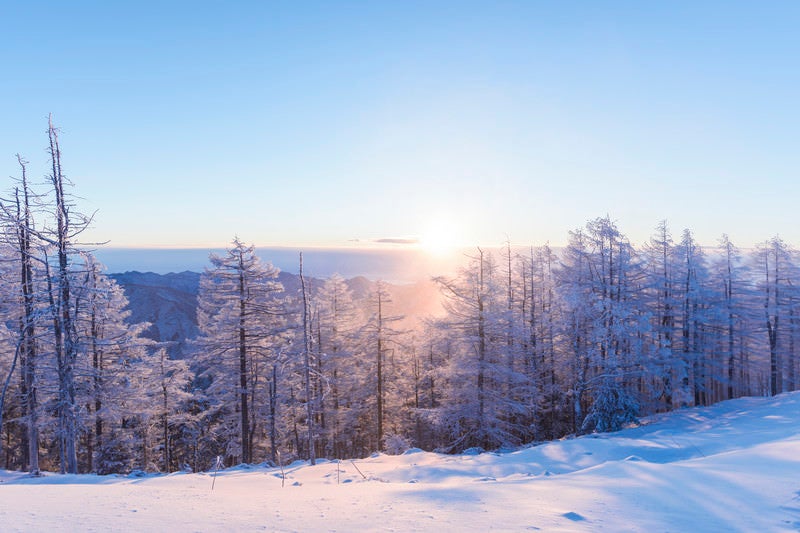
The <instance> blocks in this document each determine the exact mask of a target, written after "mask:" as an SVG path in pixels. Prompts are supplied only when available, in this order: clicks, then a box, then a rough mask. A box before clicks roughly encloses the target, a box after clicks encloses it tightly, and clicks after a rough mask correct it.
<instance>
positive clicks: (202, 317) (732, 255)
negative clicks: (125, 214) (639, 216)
mask: <svg viewBox="0 0 800 533" xmlns="http://www.w3.org/2000/svg"><path fill="white" fill-rule="evenodd" d="M48 143H49V144H48V146H49V156H50V166H49V168H48V169H47V171H46V172H47V179H46V183H45V184H44V185H42V186H40V188H41V190H36V188H35V187H33V186H32V185H31V180H30V176H29V173H30V171H29V169H28V163H27V162H26V160H25V159H24V158H23V157H21V156H17V159H18V162H19V169H20V170H19V176H18V177H16V178H15V179H14V181H13V183H12V185H11V189H10V190H9V191H7V192H6V194H4V195H3V198H2V201H0V217H2V220H0V223H1V224H2V243H0V258H2V261H0V307H2V313H3V317H4V320H3V321H2V323H0V380H1V381H0V386H1V387H2V391H1V395H0V461H2V462H0V465H2V466H3V468H6V469H14V470H27V471H29V472H31V473H37V472H39V471H40V470H45V471H60V472H62V473H79V472H81V473H83V472H94V473H98V474H108V473H129V472H131V471H135V470H140V471H145V472H154V471H158V472H171V471H178V470H186V471H201V470H207V469H211V468H214V466H215V465H217V464H218V463H221V464H224V465H228V466H230V465H235V464H239V463H263V462H267V463H270V464H274V465H277V464H286V463H288V462H291V461H293V460H296V459H302V460H308V461H310V462H311V463H312V464H313V463H314V462H315V460H316V459H317V458H323V457H324V458H331V459H333V458H339V459H345V458H355V457H363V456H366V455H369V454H370V453H373V452H376V451H383V452H386V453H400V452H402V451H404V450H406V449H408V448H409V447H412V446H414V447H419V448H423V449H426V450H436V451H440V452H445V453H455V452H462V451H464V450H469V449H474V450H477V449H483V450H498V449H509V448H515V447H519V446H524V445H531V444H535V443H540V442H543V441H547V440H553V439H560V438H565V437H570V436H574V435H579V434H586V433H591V432H606V431H615V430H618V429H621V428H623V427H626V426H628V425H630V424H634V423H636V420H637V418H638V417H640V416H644V415H648V414H652V413H658V412H665V411H670V410H674V409H680V408H683V407H688V406H700V405H710V404H713V403H715V402H719V401H722V400H727V399H731V398H736V397H740V396H753V395H776V394H778V393H781V392H784V391H790V390H795V389H797V388H798V370H799V368H798V357H797V355H796V351H798V349H800V291H799V290H798V287H800V268H798V267H800V264H798V257H797V254H796V253H795V251H794V250H793V249H792V248H791V247H790V246H789V245H788V244H787V243H785V242H784V241H782V240H781V239H780V238H779V237H773V238H770V239H768V240H766V241H764V242H762V243H760V244H758V245H756V246H754V247H752V248H746V249H740V248H737V247H736V246H735V245H734V244H733V243H732V242H731V241H730V240H729V239H728V237H727V236H725V235H723V236H722V237H721V238H720V240H719V242H718V243H716V244H715V245H714V246H701V245H700V244H699V243H697V242H696V241H695V238H694V236H693V234H692V232H691V231H690V230H683V231H681V232H680V233H679V234H677V236H676V237H673V235H672V232H671V229H670V227H669V225H668V224H667V222H666V221H662V222H660V223H657V225H656V226H655V229H654V231H653V233H652V236H651V238H650V240H649V241H648V242H647V243H645V244H643V245H640V246H639V245H634V244H632V243H631V242H630V241H629V240H628V239H627V238H626V236H625V234H624V233H623V232H622V231H621V230H620V229H619V228H618V227H617V224H616V223H615V222H614V220H613V219H612V218H611V217H610V216H604V217H599V218H596V219H593V220H590V221H588V222H586V223H585V225H583V226H581V227H578V228H576V229H575V230H574V231H572V232H570V234H569V235H568V237H567V239H566V243H567V244H566V245H565V246H563V247H559V248H555V247H550V246H548V245H541V246H533V247H529V248H524V249H523V248H521V247H518V246H512V245H511V243H510V242H509V243H506V244H505V246H501V247H496V248H491V249H488V248H479V247H476V248H475V249H474V250H473V251H471V252H470V253H469V254H468V255H466V256H465V257H464V261H463V264H462V265H461V267H460V268H459V269H458V271H457V272H456V273H455V274H454V275H452V276H442V277H437V278H435V279H434V280H433V281H434V283H435V284H436V285H437V286H438V289H439V292H440V298H441V305H442V312H441V313H438V314H436V315H433V316H415V317H409V316H405V317H404V316H400V315H398V313H397V312H396V310H395V308H394V305H393V301H392V291H391V287H390V286H389V285H388V284H386V283H383V282H380V281H379V282H377V283H375V284H374V285H372V286H371V289H370V291H368V292H367V294H364V295H354V294H353V292H352V291H351V289H350V288H349V287H348V285H347V283H346V282H345V280H344V279H343V278H342V277H341V276H337V275H334V276H331V277H329V278H328V279H325V280H316V279H310V278H306V277H305V276H304V275H303V269H302V255H301V256H300V257H299V258H298V260H299V267H300V286H299V288H297V289H294V288H292V289H291V290H287V289H286V288H284V286H283V285H282V284H281V283H280V282H279V281H278V271H277V269H276V268H274V267H273V266H272V265H270V264H269V263H268V262H263V261H261V260H260V259H259V257H258V256H257V255H256V250H255V248H254V247H253V246H250V245H247V244H245V242H244V241H242V240H240V239H238V238H235V239H234V240H233V241H232V243H231V245H230V247H229V248H228V250H227V252H226V253H224V254H219V255H215V254H212V255H211V256H210V258H209V265H208V267H207V268H206V270H205V271H204V272H203V273H202V275H201V281H200V289H199V295H198V308H197V324H198V327H199V331H200V335H199V336H198V337H197V338H195V339H193V340H192V341H191V342H190V343H189V348H188V349H187V352H186V353H184V354H182V356H181V357H180V358H174V357H170V354H169V353H168V351H167V349H166V346H164V345H162V344H161V343H158V342H154V341H152V340H150V339H148V338H147V337H146V336H145V335H143V332H144V331H145V330H146V329H147V328H148V326H149V325H148V324H146V323H131V320H130V311H129V310H128V301H127V299H126V295H125V293H124V291H123V290H122V288H121V287H120V285H118V284H117V283H116V282H115V281H114V280H113V279H112V278H111V277H109V275H108V274H107V273H105V272H104V268H103V266H102V265H101V264H99V262H98V261H97V260H96V259H95V258H94V256H93V254H92V249H96V248H97V246H98V245H95V244H92V243H88V244H87V243H82V242H81V234H82V232H83V231H84V230H85V229H86V228H87V227H88V225H89V224H91V223H92V218H93V217H92V216H87V215H85V214H81V213H80V212H78V210H77V207H76V201H75V198H74V197H73V196H72V195H71V193H70V189H69V187H70V185H71V184H70V183H69V181H68V180H67V179H66V178H65V175H64V172H63V170H62V166H61V149H60V145H59V131H58V129H57V128H55V127H54V126H53V125H52V124H51V125H50V126H49V128H48ZM243 229H244V230H246V228H243Z"/></svg>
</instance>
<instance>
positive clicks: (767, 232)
mask: <svg viewBox="0 0 800 533" xmlns="http://www.w3.org/2000/svg"><path fill="white" fill-rule="evenodd" d="M0 21H2V22H0V68H2V71H3V78H2V83H0V109H1V110H2V112H1V113H0V116H2V123H1V125H0V172H2V174H3V175H4V176H11V175H16V174H17V168H16V161H15V158H14V154H15V153H16V152H20V153H22V154H23V155H24V156H25V157H27V158H28V159H29V160H30V161H31V166H30V171H31V173H32V175H34V176H36V177H39V176H43V175H44V174H45V172H46V164H47V162H46V154H45V151H44V148H45V144H46V137H45V128H46V123H47V122H46V121H47V114H48V113H50V112H52V113H53V115H54V118H55V121H56V123H57V124H58V125H59V126H60V127H61V128H62V130H63V133H62V148H63V150H64V166H65V170H66V173H67V175H68V176H69V177H70V178H71V179H72V181H73V182H74V183H75V184H76V188H75V190H74V191H75V193H76V194H78V195H79V196H80V197H82V198H83V200H81V206H82V207H83V208H84V210H86V211H92V210H95V209H96V210H97V211H98V212H97V215H96V222H95V227H94V229H93V230H92V232H91V235H90V236H89V238H90V239H92V240H103V241H105V240H108V241H110V243H111V244H112V245H115V246H142V247H150V246H164V247H170V246H189V247H192V246H199V247H204V246H206V247H219V246H224V245H225V244H226V243H228V242H229V241H230V240H231V238H232V237H233V236H234V235H237V234H238V235H239V236H240V237H241V238H242V239H244V240H245V241H247V242H254V243H256V244H257V245H262V246H267V245H270V246H274V245H287V246H311V245H324V246H340V245H347V244H351V245H352V243H353V242H354V240H358V242H359V243H365V242H369V241H372V240H375V239H397V238H423V239H426V238H427V239H432V240H435V241H436V242H438V241H457V242H458V243H459V244H498V243H500V242H502V241H504V240H505V239H506V237H507V236H508V237H510V238H511V240H512V241H513V242H515V243H519V244H527V243H531V244H538V243H543V242H545V241H548V240H549V241H550V242H552V243H555V244H559V243H563V242H564V241H565V240H566V238H567V232H568V231H569V230H570V229H574V228H575V227H578V226H580V225H582V224H583V223H585V221H586V220H588V219H590V218H594V217H597V216H602V215H605V214H606V213H608V214H610V215H611V216H612V218H614V219H616V220H617V221H618V222H619V225H620V227H621V229H622V230H623V232H625V233H626V234H627V235H628V236H629V237H630V238H631V240H633V241H634V242H635V243H641V242H643V241H645V240H646V239H647V238H648V237H649V235H650V234H651V233H652V231H653V228H654V227H655V225H656V224H657V223H658V221H659V220H661V219H667V220H668V221H669V223H670V225H671V226H672V230H673V234H674V235H675V236H676V237H677V236H678V235H679V234H680V231H681V229H682V228H684V227H689V228H691V229H692V230H693V231H694V232H695V234H696V236H697V237H698V239H699V240H700V241H701V242H703V243H706V244H714V243H715V242H716V240H717V238H718V237H719V236H720V235H721V234H722V233H723V232H727V233H728V234H730V236H731V238H732V239H733V240H734V242H735V243H737V244H739V245H740V246H743V247H745V246H750V245H752V244H754V243H756V242H759V241H762V240H764V239H766V238H769V237H771V236H772V235H775V234H780V235H781V236H782V237H783V238H784V239H786V240H787V241H789V242H791V243H793V244H794V245H800V224H798V223H797V217H796V216H795V214H796V212H797V201H798V199H799V198H800V194H798V193H800V180H798V179H797V173H798V169H800V150H799V149H798V140H800V135H798V128H800V106H799V105H798V100H797V90H798V87H800V64H799V63H800V59H799V58H800V32H798V31H797V28H798V27H800V3H797V2H535V1H520V2H510V1H486V2H470V1H459V2H436V1H422V2H409V1H404V2H374V1H373V2H333V1H327V2H202V1H193V2H178V1H172V2H149V1H140V2H127V3H124V2H101V1H97V2H82V1H76V2H69V3H68V2H36V1H32V2H14V3H11V2H6V3H4V4H3V5H2V7H0ZM9 183H10V182H9Z"/></svg>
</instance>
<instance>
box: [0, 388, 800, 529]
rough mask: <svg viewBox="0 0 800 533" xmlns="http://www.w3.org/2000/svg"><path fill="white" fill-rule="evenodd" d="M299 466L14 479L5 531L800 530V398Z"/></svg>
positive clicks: (5, 503)
mask: <svg viewBox="0 0 800 533" xmlns="http://www.w3.org/2000/svg"><path fill="white" fill-rule="evenodd" d="M285 473H286V479H285V486H284V487H282V486H281V473H280V471H279V470H277V469H271V468H264V467H244V466H239V467H235V468H230V469H227V470H224V471H221V472H219V473H218V475H217V476H216V479H215V480H214V479H213V474H212V473H201V474H172V475H165V476H146V477H142V478H131V477H117V476H88V475H83V476H61V475H57V474H48V475H46V476H44V477H40V478H34V479H32V478H27V477H25V476H24V475H23V474H19V473H15V472H7V471H0V529H2V530H3V531H46V530H56V529H58V530H62V531H63V530H80V531H113V530H117V531H169V532H171V533H173V532H180V531H439V532H444V531H466V530H470V531H487V530H497V531H522V530H542V531H598V530H605V531H615V532H616V531H647V532H656V531H693V532H694V531H800V393H790V394H783V395H780V396H778V397H776V398H743V399H739V400H733V401H729V402H724V403H721V404H718V405H716V406H713V407H709V408H701V409H686V410H683V411H679V412H675V413H671V414H667V415H660V416H656V417H651V418H648V419H646V420H644V421H643V423H642V425H641V426H639V427H635V428H631V429H627V430H624V431H621V432H619V433H614V434H604V435H592V436H587V437H581V438H577V439H571V440H564V441H559V442H552V443H547V444H544V445H541V446H536V447H531V448H527V449H523V450H518V451H515V452H510V453H503V454H494V453H485V454H481V455H461V456H448V455H438V454H433V453H426V452H421V451H417V450H411V451H409V452H407V453H406V454H404V455H401V456H387V455H376V456H373V457H370V458H366V459H362V460H358V461H355V462H349V461H346V462H345V461H343V462H341V463H337V462H328V461H324V462H320V464H317V465H316V466H308V465H306V464H303V463H297V464H293V465H291V466H289V467H287V468H286V469H285ZM337 480H338V482H337ZM212 483H213V484H214V489H213V491H212Z"/></svg>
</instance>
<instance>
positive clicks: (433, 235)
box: [419, 219, 458, 256]
mask: <svg viewBox="0 0 800 533" xmlns="http://www.w3.org/2000/svg"><path fill="white" fill-rule="evenodd" d="M419 244H420V247H421V248H422V249H423V250H425V252H427V253H429V254H431V255H435V256H445V255H448V254H450V253H452V252H453V251H454V250H455V249H456V248H457V247H458V242H457V229H456V226H455V224H453V222H452V221H451V220H446V219H437V220H435V221H432V222H431V223H430V224H428V226H427V228H426V230H425V232H424V233H423V234H422V235H421V236H420V239H419Z"/></svg>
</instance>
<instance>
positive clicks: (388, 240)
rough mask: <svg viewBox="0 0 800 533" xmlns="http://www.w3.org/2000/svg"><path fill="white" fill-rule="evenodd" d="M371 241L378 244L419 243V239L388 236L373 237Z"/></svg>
mask: <svg viewBox="0 0 800 533" xmlns="http://www.w3.org/2000/svg"><path fill="white" fill-rule="evenodd" d="M372 242H374V243H378V244H419V239H415V238H394V237H390V238H384V239H374V240H373V241H372Z"/></svg>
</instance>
